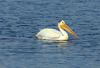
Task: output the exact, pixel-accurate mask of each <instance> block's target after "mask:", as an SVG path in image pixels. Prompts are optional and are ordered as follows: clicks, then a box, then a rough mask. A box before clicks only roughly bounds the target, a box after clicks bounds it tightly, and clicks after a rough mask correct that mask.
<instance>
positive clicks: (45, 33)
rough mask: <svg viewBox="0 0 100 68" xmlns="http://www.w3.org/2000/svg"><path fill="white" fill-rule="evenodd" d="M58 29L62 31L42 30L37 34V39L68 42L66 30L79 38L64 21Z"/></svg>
mask: <svg viewBox="0 0 100 68" xmlns="http://www.w3.org/2000/svg"><path fill="white" fill-rule="evenodd" d="M58 28H59V30H60V31H58V30H55V29H50V28H45V29H42V30H41V31H40V32H38V33H37V34H36V37H37V38H38V39H43V40H68V39H69V38H68V34H67V33H66V32H65V31H64V30H66V31H68V32H69V33H71V34H72V35H73V36H75V37H76V38H78V37H77V35H76V34H75V33H74V32H73V31H72V30H71V29H70V28H69V27H68V26H67V25H66V24H65V22H64V21H63V20H61V21H59V22H58ZM63 29H64V30H63Z"/></svg>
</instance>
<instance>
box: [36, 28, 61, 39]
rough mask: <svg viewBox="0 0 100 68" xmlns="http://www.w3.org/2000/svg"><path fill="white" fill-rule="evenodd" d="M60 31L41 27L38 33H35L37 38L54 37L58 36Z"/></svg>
mask: <svg viewBox="0 0 100 68" xmlns="http://www.w3.org/2000/svg"><path fill="white" fill-rule="evenodd" d="M59 36H60V32H59V31H57V30H55V29H49V28H46V29H42V30H41V31H40V32H39V33H37V35H36V37H37V38H39V39H56V38H59Z"/></svg>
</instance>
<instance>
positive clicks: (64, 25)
mask: <svg viewBox="0 0 100 68" xmlns="http://www.w3.org/2000/svg"><path fill="white" fill-rule="evenodd" d="M58 27H59V28H61V29H64V30H66V31H68V32H69V33H71V34H72V35H73V36H75V37H76V38H78V37H77V35H76V34H75V33H74V32H73V31H72V30H71V29H70V28H69V27H68V25H67V24H65V22H64V21H63V20H61V21H59V22H58Z"/></svg>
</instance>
